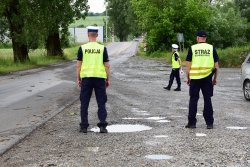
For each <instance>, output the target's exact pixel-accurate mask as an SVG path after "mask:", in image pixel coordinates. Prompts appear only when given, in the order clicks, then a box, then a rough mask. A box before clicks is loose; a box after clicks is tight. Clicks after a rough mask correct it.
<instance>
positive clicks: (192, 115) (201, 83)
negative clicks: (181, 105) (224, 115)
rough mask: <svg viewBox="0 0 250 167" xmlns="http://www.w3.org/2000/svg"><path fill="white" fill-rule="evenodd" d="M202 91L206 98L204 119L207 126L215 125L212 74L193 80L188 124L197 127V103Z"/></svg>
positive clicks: (190, 89) (190, 91)
mask: <svg viewBox="0 0 250 167" xmlns="http://www.w3.org/2000/svg"><path fill="white" fill-rule="evenodd" d="M200 90H201V91H202V94H203V98H204V110H203V117H204V119H205V121H206V124H207V125H213V123H214V118H213V106H212V101H211V97H212V96H213V84H212V74H211V75H209V76H208V77H206V78H202V79H191V81H190V88H189V95H190V100H189V113H188V124H189V125H196V122H197V119H196V114H197V103H198V100H199V92H200Z"/></svg>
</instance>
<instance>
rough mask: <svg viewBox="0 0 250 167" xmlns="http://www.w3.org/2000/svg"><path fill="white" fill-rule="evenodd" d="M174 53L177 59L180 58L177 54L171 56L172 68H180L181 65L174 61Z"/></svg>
mask: <svg viewBox="0 0 250 167" xmlns="http://www.w3.org/2000/svg"><path fill="white" fill-rule="evenodd" d="M175 53H176V54H177V55H178V57H179V58H180V54H179V53H178V52H174V53H173V55H172V68H180V67H181V65H180V63H179V61H178V60H177V61H175V56H174V55H175Z"/></svg>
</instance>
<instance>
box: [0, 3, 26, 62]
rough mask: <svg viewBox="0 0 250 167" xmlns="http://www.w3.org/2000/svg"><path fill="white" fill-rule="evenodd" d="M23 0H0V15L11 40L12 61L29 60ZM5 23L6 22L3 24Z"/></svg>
mask: <svg viewBox="0 0 250 167" xmlns="http://www.w3.org/2000/svg"><path fill="white" fill-rule="evenodd" d="M22 3H23V0H2V1H0V17H1V20H2V22H4V23H6V22H5V21H7V27H8V29H9V31H10V33H9V37H10V38H11V40H12V46H13V53H14V62H25V61H29V56H28V45H27V39H26V32H25V29H24V27H25V18H24V17H22V16H23V13H24V12H25V11H24V9H23V8H22V7H23V4H22ZM5 25H6V24H5Z"/></svg>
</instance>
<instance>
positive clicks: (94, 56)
mask: <svg viewBox="0 0 250 167" xmlns="http://www.w3.org/2000/svg"><path fill="white" fill-rule="evenodd" d="M81 48H82V54H83V60H82V66H81V72H80V77H81V78H87V77H95V78H107V74H106V70H105V66H104V63H103V52H104V46H103V45H101V44H98V43H97V42H89V43H87V44H84V45H82V46H81Z"/></svg>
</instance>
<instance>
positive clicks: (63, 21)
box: [0, 0, 89, 62]
mask: <svg viewBox="0 0 250 167" xmlns="http://www.w3.org/2000/svg"><path fill="white" fill-rule="evenodd" d="M88 9H89V6H88V5H87V0H50V1H46V0H32V1H31V0H1V1H0V36H1V38H0V40H1V41H2V42H3V40H4V38H5V36H7V37H8V38H10V39H11V42H12V47H13V55H14V62H25V61H29V54H28V53H29V50H30V49H36V48H38V47H39V45H41V44H42V45H43V46H45V48H46V50H47V55H48V56H62V55H63V51H62V46H63V45H64V44H65V42H67V39H68V35H69V34H68V26H69V24H71V23H72V22H73V21H74V19H75V18H84V17H85V16H86V15H87V12H88Z"/></svg>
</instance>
